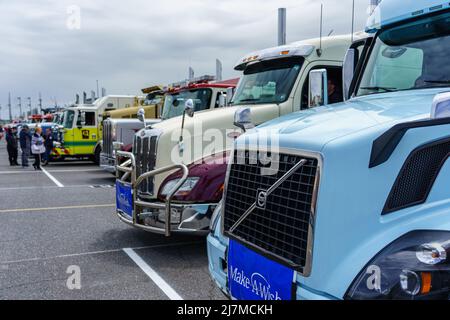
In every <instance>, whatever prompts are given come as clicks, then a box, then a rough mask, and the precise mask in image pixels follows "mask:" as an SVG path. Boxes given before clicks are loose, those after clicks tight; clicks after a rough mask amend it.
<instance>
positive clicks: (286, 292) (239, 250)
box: [228, 240, 294, 300]
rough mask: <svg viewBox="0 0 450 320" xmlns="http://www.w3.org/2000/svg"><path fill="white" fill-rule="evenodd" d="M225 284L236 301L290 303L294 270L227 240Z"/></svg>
mask: <svg viewBox="0 0 450 320" xmlns="http://www.w3.org/2000/svg"><path fill="white" fill-rule="evenodd" d="M228 249H229V250H228V284H229V289H230V294H231V296H232V297H233V299H236V300H292V299H293V282H294V270H292V269H289V268H288V267H286V266H283V265H281V264H279V263H277V262H275V261H272V260H270V259H268V258H266V257H264V256H262V255H260V254H258V253H256V252H255V251H253V250H249V249H248V248H247V247H245V246H244V245H242V244H240V243H238V242H236V241H234V240H230V246H229V248H228Z"/></svg>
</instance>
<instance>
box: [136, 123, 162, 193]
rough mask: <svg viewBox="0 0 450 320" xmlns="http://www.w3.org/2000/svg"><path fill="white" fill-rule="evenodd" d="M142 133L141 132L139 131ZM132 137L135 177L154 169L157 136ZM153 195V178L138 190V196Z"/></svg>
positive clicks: (139, 134) (138, 135)
mask: <svg viewBox="0 0 450 320" xmlns="http://www.w3.org/2000/svg"><path fill="white" fill-rule="evenodd" d="M141 132H142V131H141ZM141 132H139V133H137V134H136V135H135V136H134V144H133V153H134V156H135V158H136V177H139V176H141V175H142V174H144V173H146V172H150V171H152V170H153V169H154V168H155V164H156V150H157V142H158V135H147V134H146V135H144V136H142V135H141ZM153 194H154V178H150V179H147V180H146V181H144V182H143V183H142V184H141V185H140V187H139V190H138V196H141V197H150V196H153Z"/></svg>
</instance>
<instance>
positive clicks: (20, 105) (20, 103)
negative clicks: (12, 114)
mask: <svg viewBox="0 0 450 320" xmlns="http://www.w3.org/2000/svg"><path fill="white" fill-rule="evenodd" d="M17 100H18V101H19V118H22V97H17Z"/></svg>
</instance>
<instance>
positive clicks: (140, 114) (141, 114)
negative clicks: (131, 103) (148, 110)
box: [137, 108, 147, 127]
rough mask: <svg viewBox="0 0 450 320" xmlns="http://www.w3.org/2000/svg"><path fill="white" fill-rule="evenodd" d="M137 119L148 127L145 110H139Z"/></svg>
mask: <svg viewBox="0 0 450 320" xmlns="http://www.w3.org/2000/svg"><path fill="white" fill-rule="evenodd" d="M137 118H138V119H139V121H140V122H142V123H143V124H144V127H147V125H146V124H145V110H144V109H143V108H141V109H139V110H138V112H137Z"/></svg>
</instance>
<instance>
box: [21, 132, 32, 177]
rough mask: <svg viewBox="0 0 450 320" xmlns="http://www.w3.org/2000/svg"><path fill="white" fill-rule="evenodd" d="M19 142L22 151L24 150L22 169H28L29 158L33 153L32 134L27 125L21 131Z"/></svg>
mask: <svg viewBox="0 0 450 320" xmlns="http://www.w3.org/2000/svg"><path fill="white" fill-rule="evenodd" d="M19 140H20V149H22V168H26V167H29V166H30V165H29V164H28V157H29V156H30V153H31V134H30V129H29V128H28V126H27V125H26V124H25V125H24V126H23V127H22V130H20V135H19Z"/></svg>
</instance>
